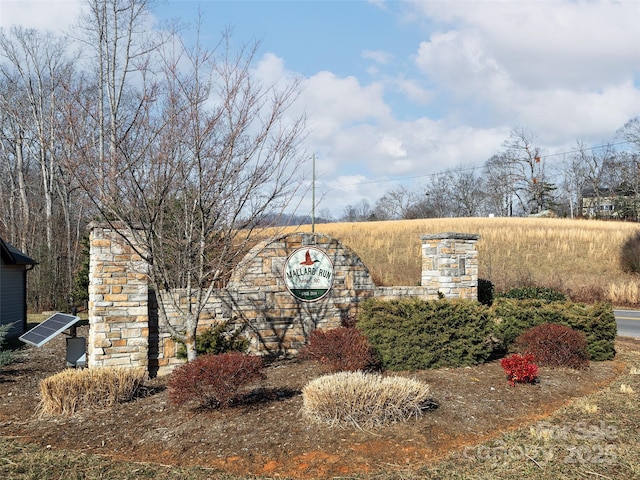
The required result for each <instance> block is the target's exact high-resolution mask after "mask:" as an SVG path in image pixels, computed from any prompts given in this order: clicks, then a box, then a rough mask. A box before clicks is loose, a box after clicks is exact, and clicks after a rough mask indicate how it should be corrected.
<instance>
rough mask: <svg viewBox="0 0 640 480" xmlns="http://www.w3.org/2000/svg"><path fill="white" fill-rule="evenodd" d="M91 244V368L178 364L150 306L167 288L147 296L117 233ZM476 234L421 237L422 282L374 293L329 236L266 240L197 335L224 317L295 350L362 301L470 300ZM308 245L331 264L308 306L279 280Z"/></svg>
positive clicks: (264, 341) (270, 345)
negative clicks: (325, 287) (328, 282)
mask: <svg viewBox="0 0 640 480" xmlns="http://www.w3.org/2000/svg"><path fill="white" fill-rule="evenodd" d="M129 235H130V233H129ZM90 238H91V262H90V286H89V294H90V301H89V310H90V316H89V320H90V334H89V351H88V353H89V365H90V366H107V365H122V366H143V367H146V368H148V369H149V372H150V373H151V374H152V375H155V374H160V375H162V374H165V373H169V372H170V371H171V370H172V369H173V368H175V366H176V365H179V364H181V363H182V362H183V360H181V359H178V358H177V356H176V352H177V345H176V342H175V341H174V339H173V338H172V335H171V334H170V332H169V330H168V328H167V327H166V326H165V321H164V320H163V319H161V318H160V317H161V315H160V314H159V309H158V304H157V301H158V298H159V297H160V298H162V297H164V298H165V299H166V296H167V294H166V292H161V293H164V295H162V294H161V295H156V293H155V292H152V291H149V289H148V285H147V284H148V282H147V275H148V265H147V264H146V263H145V262H144V260H143V259H142V258H141V257H140V255H139V254H138V253H136V251H135V249H134V248H132V247H131V246H129V245H127V243H126V242H125V241H124V239H123V238H122V236H121V235H120V234H119V233H118V232H116V231H115V230H113V229H112V228H109V227H105V226H98V225H94V226H93V227H92V230H91V237H90ZM478 238H479V236H477V235H467V234H455V233H446V234H437V235H425V236H423V237H422V242H423V245H422V270H423V273H422V281H421V282H422V285H421V286H400V287H377V286H376V285H375V284H374V283H373V281H372V279H371V276H370V274H369V270H368V269H367V267H366V266H365V265H364V264H363V263H362V261H361V260H360V258H359V257H358V256H357V255H356V254H355V253H354V252H353V251H352V250H351V249H349V248H348V247H346V246H344V245H342V244H341V243H340V242H339V241H338V240H336V239H334V238H331V237H329V236H326V235H321V234H307V233H296V234H289V235H286V236H283V237H281V238H277V239H274V240H271V241H267V242H263V243H261V244H259V245H257V246H256V247H254V248H253V249H252V250H251V251H250V252H249V253H248V254H247V255H246V256H245V258H244V259H243V260H242V261H241V262H240V264H239V265H238V267H237V268H236V269H235V271H234V272H233V275H232V276H231V279H230V281H229V283H228V285H227V287H226V288H225V289H222V290H217V291H214V293H213V294H212V296H211V298H210V299H209V301H208V303H207V304H206V306H205V309H204V312H203V315H202V316H201V319H200V321H199V329H200V330H202V329H205V328H208V327H211V326H213V325H215V324H217V323H218V322H221V321H229V322H231V323H232V324H234V325H235V326H237V327H240V326H244V327H245V329H246V330H245V331H246V332H247V335H248V336H249V338H250V341H251V349H252V351H254V352H256V353H261V354H268V355H282V354H285V355H286V354H295V353H297V351H298V350H299V349H300V347H301V346H303V345H304V343H305V342H306V341H307V340H308V337H309V334H310V333H311V332H312V331H313V330H315V329H318V328H320V329H330V328H335V327H338V326H340V325H341V323H342V322H343V321H344V320H345V319H348V318H350V317H355V316H356V315H357V313H358V308H359V304H360V303H361V302H362V301H364V300H366V299H367V298H372V297H375V298H379V299H383V300H392V299H401V298H406V297H418V298H423V299H425V300H432V299H436V298H439V297H441V296H444V297H445V298H477V282H478V279H477V275H478V273H477V272H478V258H477V251H476V247H475V243H476V242H477V240H478ZM307 246H308V247H315V248H318V249H320V250H322V251H323V252H325V253H326V254H327V256H328V257H329V258H330V260H331V262H332V264H333V273H332V275H333V285H332V288H331V289H330V290H329V291H328V293H327V294H326V296H324V297H322V298H321V299H320V300H318V301H315V302H305V301H301V300H299V299H297V298H295V297H294V296H293V295H292V294H291V293H290V292H289V291H288V290H287V288H286V286H285V280H284V273H283V271H284V267H285V263H286V261H287V258H288V257H289V255H291V254H292V253H293V252H294V251H296V250H297V249H299V248H304V247H307ZM172 295H174V301H175V303H176V304H177V305H179V306H180V307H179V309H182V308H184V307H186V306H187V305H188V302H189V301H190V300H189V299H188V298H187V295H186V292H185V291H174V292H172ZM173 303H174V302H168V301H165V302H164V303H163V305H164V309H163V310H164V312H165V313H166V317H167V318H168V319H169V321H170V322H171V325H173V326H174V327H177V328H178V329H179V328H180V323H181V316H180V312H179V309H176V308H175V307H174V306H173Z"/></svg>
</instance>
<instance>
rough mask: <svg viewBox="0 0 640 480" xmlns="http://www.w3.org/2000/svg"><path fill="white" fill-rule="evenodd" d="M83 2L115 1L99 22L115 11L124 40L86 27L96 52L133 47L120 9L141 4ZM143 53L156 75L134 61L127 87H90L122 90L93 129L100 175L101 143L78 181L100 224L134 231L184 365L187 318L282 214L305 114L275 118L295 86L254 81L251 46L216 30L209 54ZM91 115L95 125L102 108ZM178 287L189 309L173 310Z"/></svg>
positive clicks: (89, 147)
mask: <svg viewBox="0 0 640 480" xmlns="http://www.w3.org/2000/svg"><path fill="white" fill-rule="evenodd" d="M92 4H93V5H94V7H96V11H98V12H103V11H104V10H103V7H104V4H107V5H108V6H110V8H111V7H114V6H115V7H116V8H112V9H111V10H110V11H111V12H112V13H111V17H109V18H110V20H109V21H110V22H115V23H117V24H119V23H118V22H119V21H120V20H119V17H118V15H120V14H123V12H124V14H125V19H126V22H125V25H126V27H125V28H127V29H129V30H128V33H127V32H124V31H120V32H119V36H118V38H115V37H110V36H109V35H113V31H114V29H113V28H111V29H103V28H102V27H100V28H95V29H94V30H93V31H92V33H94V34H95V35H102V34H103V31H105V32H106V34H107V36H108V38H105V39H104V42H105V45H106V46H108V45H114V44H115V43H114V42H117V41H119V39H126V41H125V45H129V44H130V43H129V42H131V44H136V38H135V23H133V22H130V20H132V19H133V16H134V15H133V11H129V10H127V9H134V10H135V11H136V12H138V14H139V15H143V9H144V7H145V5H146V2H143V1H139V2H138V1H135V0H130V1H126V2H125V1H121V0H109V1H101V0H92ZM116 4H117V5H116ZM198 30H199V29H198ZM109 32H111V34H110V33H109ZM106 46H105V49H106ZM146 51H147V52H149V53H154V54H155V55H157V56H156V57H155V58H156V60H159V64H158V65H160V67H161V68H160V70H161V75H155V72H154V70H153V69H151V65H152V63H151V59H150V58H149V59H146V60H144V62H143V61H142V57H141V56H139V57H137V59H138V61H137V64H138V65H139V67H140V68H139V69H138V70H137V71H136V75H135V84H134V83H133V82H131V83H128V81H127V78H128V77H127V75H126V73H127V70H126V68H125V69H123V70H122V71H120V76H116V77H117V78H116V82H118V85H117V87H114V85H111V84H109V82H111V81H113V78H114V75H107V76H106V77H105V78H104V79H102V80H100V81H102V82H103V83H104V85H103V88H101V89H100V91H105V92H115V93H116V94H117V92H125V91H126V92H127V95H123V96H121V97H120V100H118V101H117V102H114V103H108V105H111V106H110V107H109V108H110V110H111V113H109V114H106V113H105V115H106V117H107V119H108V122H106V123H105V127H106V125H109V127H108V128H104V129H103V130H99V131H101V132H102V135H106V136H107V140H106V141H105V145H110V147H109V156H108V158H107V162H106V164H107V165H108V168H103V165H102V162H101V158H102V157H101V155H100V154H99V152H100V151H101V150H102V147H101V140H98V142H97V143H96V144H86V150H85V151H84V152H83V155H82V159H83V170H82V175H81V177H80V178H79V179H78V180H79V181H80V182H81V185H82V187H83V188H84V189H85V190H86V191H87V192H88V193H89V194H90V197H91V198H92V199H93V201H94V202H95V205H96V207H97V209H98V210H99V211H100V213H101V216H102V217H103V218H104V219H105V220H107V221H110V222H118V223H123V224H125V225H127V226H128V227H129V229H130V230H131V231H132V232H133V234H134V236H135V238H134V240H133V241H132V243H131V245H132V246H134V247H135V248H138V251H139V253H140V254H141V255H142V256H143V258H145V259H146V260H147V262H148V264H149V266H150V271H149V279H150V285H151V287H152V288H153V289H154V290H155V292H156V294H157V295H158V297H159V302H158V304H159V307H160V314H161V319H162V320H163V321H164V323H165V325H166V326H167V328H168V329H169V330H170V331H171V333H172V334H173V335H174V336H175V337H176V338H177V339H179V340H181V341H183V342H184V343H185V345H186V347H187V356H188V358H189V359H193V358H195V355H196V350H195V335H196V330H197V327H198V322H199V320H200V318H201V314H202V312H203V310H204V308H205V306H206V304H207V301H208V299H209V298H210V296H211V295H212V293H213V291H214V289H215V288H216V287H218V286H220V285H221V284H222V283H223V282H224V281H225V280H226V279H227V277H228V276H229V275H230V272H231V270H232V269H233V268H234V266H235V265H236V263H237V262H238V261H239V260H240V259H241V257H242V255H244V253H245V252H246V251H247V250H248V249H249V248H250V247H251V246H253V245H254V244H255V242H256V241H257V239H258V238H259V235H260V234H261V232H262V231H263V229H264V226H265V219H267V218H269V219H273V220H276V219H277V217H275V216H274V215H273V213H274V212H282V210H283V209H284V208H285V206H286V205H288V202H289V201H290V200H291V199H292V197H293V196H294V195H295V193H296V190H297V188H298V186H299V185H300V184H301V179H298V177H297V175H298V173H299V171H300V170H301V169H300V168H299V167H300V166H301V165H300V162H301V161H302V159H305V158H308V155H304V154H303V153H302V152H301V151H300V141H301V139H302V136H303V134H304V119H303V118H293V119H292V118H290V117H288V116H287V115H286V113H287V112H288V110H289V107H290V106H291V105H292V102H293V101H294V100H295V99H296V98H297V94H298V82H297V81H293V82H291V83H288V84H286V85H271V84H263V83H261V81H260V79H258V78H256V76H255V74H254V72H253V71H252V69H251V66H252V63H253V61H254V59H255V55H256V52H257V45H253V46H251V47H244V48H241V49H239V50H238V51H234V50H232V48H231V37H230V35H229V34H225V35H223V38H222V39H221V42H220V43H219V45H218V46H217V47H216V48H215V49H212V50H209V49H205V48H203V47H202V45H201V43H200V41H199V39H198V38H196V41H195V43H194V45H193V46H187V45H186V44H185V43H184V42H183V41H182V39H181V38H180V36H178V35H177V34H174V35H173V36H172V37H171V38H168V39H166V41H165V43H163V44H162V45H161V46H158V47H156V50H153V51H152V50H146ZM98 58H99V60H100V61H102V62H107V63H109V62H112V64H111V66H110V67H109V66H103V67H101V68H100V69H98V71H99V72H105V71H109V69H113V68H115V67H116V66H121V68H122V66H124V65H127V64H128V62H127V59H123V58H121V59H119V60H118V62H114V61H113V57H112V56H106V57H105V56H99V57H98ZM129 60H130V59H129ZM118 79H119V80H118ZM129 82H130V80H129ZM110 95H111V94H110ZM107 96H108V97H109V95H107ZM109 98H110V97H109ZM109 102H111V100H109ZM116 108H117V110H116ZM80 109H82V108H80ZM96 115H97V117H98V121H99V122H100V121H101V119H102V115H101V113H100V112H96ZM81 131H82V130H79V132H81ZM114 131H115V132H116V134H115V135H113V132H114ZM117 132H119V133H117ZM96 151H97V152H98V154H97V155H96V154H95V152H96ZM112 172H115V173H116V175H115V176H111V174H112ZM273 220H272V221H273ZM258 226H259V227H260V228H257V227H258ZM178 290H181V291H183V292H185V295H186V298H189V299H191V302H186V304H184V303H180V302H179V301H178V298H177V296H176V295H175V292H176V291H178ZM165 305H167V306H168V305H172V306H173V308H174V310H175V311H176V312H177V313H178V314H179V317H180V320H179V321H178V322H175V323H174V322H173V321H171V320H170V319H169V318H168V316H167V315H166V312H164V310H163V309H164V306H165Z"/></svg>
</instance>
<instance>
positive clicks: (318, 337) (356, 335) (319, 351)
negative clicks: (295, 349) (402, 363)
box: [300, 327, 378, 373]
mask: <svg viewBox="0 0 640 480" xmlns="http://www.w3.org/2000/svg"><path fill="white" fill-rule="evenodd" d="M300 356H301V357H302V358H309V359H312V360H317V361H319V362H320V363H321V364H322V365H324V366H325V368H326V369H327V370H328V371H329V372H332V373H335V372H355V371H358V370H362V371H364V370H372V369H374V368H376V365H377V364H378V361H377V358H376V354H375V352H374V350H373V348H372V347H371V345H370V344H369V341H368V340H367V337H365V336H364V335H362V334H361V333H360V331H359V330H358V329H356V328H353V327H339V328H335V329H333V330H314V331H313V332H311V335H310V336H309V343H308V344H307V345H305V346H304V347H303V348H302V349H301V350H300Z"/></svg>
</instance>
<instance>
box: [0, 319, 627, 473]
mask: <svg viewBox="0 0 640 480" xmlns="http://www.w3.org/2000/svg"><path fill="white" fill-rule="evenodd" d="M82 328H86V327H81V329H79V332H78V334H79V335H83V332H82ZM84 335H86V332H84ZM64 352H65V336H64V335H60V336H58V337H57V338H55V339H54V340H52V341H51V342H49V343H48V344H46V345H44V346H43V347H40V348H35V347H27V346H25V347H24V348H23V349H22V350H20V351H19V353H18V354H17V357H18V361H17V362H15V363H13V364H12V365H9V366H7V367H4V368H2V369H1V370H0V435H2V436H5V437H11V438H15V440H16V441H23V442H30V443H36V444H39V445H41V446H43V447H44V448H51V449H66V450H72V451H81V452H87V453H89V452H90V453H96V454H101V455H105V456H107V457H112V458H116V459H127V460H134V461H141V462H151V463H158V464H164V465H198V466H205V467H211V468H214V469H220V470H224V471H227V472H230V473H236V474H255V475H268V476H288V477H296V478H318V477H320V478H327V477H332V476H341V475H348V474H350V473H363V472H376V471H380V470H385V471H388V470H390V469H394V468H396V467H397V468H406V467H410V466H416V467H417V466H419V465H422V464H425V463H428V462H430V461H433V460H436V459H438V458H441V457H443V456H444V455H445V454H446V453H447V452H449V451H451V450H452V449H456V448H462V447H464V446H467V445H470V444H473V443H476V442H480V441H484V440H486V439H489V438H491V437H493V436H496V435H498V434H500V433H502V432H504V431H505V430H508V429H513V428H516V427H520V426H523V425H526V424H527V423H532V422H535V421H538V420H539V419H541V418H542V417H544V416H546V415H548V414H550V413H551V412H553V411H554V410H556V409H558V408H560V407H561V406H563V405H565V404H566V403H568V402H570V401H571V400H572V399H574V398H576V397H580V396H584V395H586V394H588V393H591V392H594V391H596V390H599V389H601V388H603V387H604V386H605V385H607V384H608V383H609V382H611V381H613V380H614V379H615V378H616V376H617V375H618V374H619V373H620V372H621V371H622V369H623V368H624V365H623V364H622V362H620V361H617V360H614V361H609V362H597V363H592V364H591V367H590V368H589V369H588V370H585V371H572V370H563V369H547V368H541V369H540V381H539V383H537V384H535V385H516V386H515V387H511V386H509V385H508V383H507V381H506V379H505V376H504V372H503V370H502V368H501V367H500V365H499V363H498V362H492V363H488V364H485V365H480V366H475V367H467V368H459V369H447V368H445V369H439V370H429V371H423V372H414V373H411V374H407V375H409V376H411V377H414V378H418V379H420V380H423V381H425V382H427V383H429V384H430V385H431V391H432V394H433V400H434V401H435V402H436V403H437V405H438V406H437V408H435V409H433V410H430V411H426V412H425V413H424V415H423V416H422V417H421V418H418V419H415V420H411V421H409V422H404V423H399V424H395V425H392V426H389V427H385V428H381V429H378V430H375V431H363V430H358V429H331V428H327V427H323V426H318V425H314V424H311V423H309V422H308V421H307V420H306V419H305V418H304V417H303V416H302V415H301V413H300V410H301V407H302V396H301V394H300V391H301V389H302V387H303V386H304V385H305V384H306V383H307V382H308V381H309V380H311V379H313V378H315V377H317V376H320V375H322V374H323V373H324V372H323V371H322V369H321V368H320V367H319V365H317V364H315V363H313V362H310V361H298V360H283V361H278V362H276V363H273V364H271V365H270V366H269V367H268V369H267V379H266V380H265V381H263V382H261V383H260V384H259V385H255V387H254V389H253V390H252V391H250V392H249V393H248V394H247V395H246V396H245V397H244V400H243V401H242V402H241V403H240V404H239V405H237V406H235V407H233V408H230V409H226V410H214V411H209V412H197V411H193V410H190V409H189V408H187V407H175V406H172V405H170V404H169V403H168V402H167V392H166V389H165V385H166V378H156V379H152V380H151V381H150V382H149V383H148V385H147V394H146V395H145V396H143V397H141V398H138V399H136V400H135V401H132V402H129V403H126V404H121V405H118V406H116V407H114V408H112V409H110V410H107V411H94V412H86V411H85V412H81V413H78V414H75V415H72V416H68V417H53V418H51V417H50V418H38V417H36V416H35V415H34V412H35V410H36V406H37V404H38V402H39V382H40V380H41V379H43V378H45V377H47V376H50V375H52V374H54V373H56V372H58V371H60V370H62V369H64V368H65V361H64Z"/></svg>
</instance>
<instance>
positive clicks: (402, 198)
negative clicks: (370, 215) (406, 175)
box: [373, 186, 413, 220]
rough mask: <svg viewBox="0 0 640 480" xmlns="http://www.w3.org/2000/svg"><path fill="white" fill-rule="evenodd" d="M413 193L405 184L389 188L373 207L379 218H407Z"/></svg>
mask: <svg viewBox="0 0 640 480" xmlns="http://www.w3.org/2000/svg"><path fill="white" fill-rule="evenodd" d="M412 197H413V195H412V193H411V192H410V191H409V190H408V189H407V188H406V187H403V186H398V187H396V188H392V189H390V190H388V191H387V192H386V193H385V194H384V195H383V196H382V197H380V198H379V199H378V200H377V201H376V205H375V207H374V209H373V212H374V215H375V217H376V219H378V220H397V219H401V218H405V216H406V213H407V209H408V208H409V206H410V205H411V203H412Z"/></svg>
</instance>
